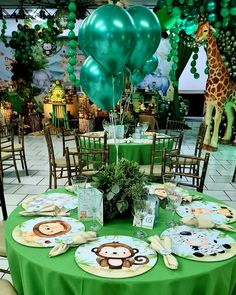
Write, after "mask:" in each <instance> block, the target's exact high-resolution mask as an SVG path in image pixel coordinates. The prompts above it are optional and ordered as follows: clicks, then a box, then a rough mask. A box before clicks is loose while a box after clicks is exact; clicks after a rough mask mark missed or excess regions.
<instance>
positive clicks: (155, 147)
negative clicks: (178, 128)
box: [140, 132, 183, 179]
mask: <svg viewBox="0 0 236 295" xmlns="http://www.w3.org/2000/svg"><path fill="white" fill-rule="evenodd" d="M182 141H183V132H181V133H180V134H179V135H175V136H161V137H160V136H158V135H157V134H156V133H154V134H153V141H152V152H151V163H150V165H140V170H141V171H143V172H144V173H145V175H147V176H149V177H154V178H157V179H162V176H163V174H164V171H166V170H167V169H168V168H167V167H166V168H165V167H164V165H165V163H164V161H163V152H164V150H166V151H168V153H170V154H174V155H176V154H179V153H180V149H181V145H182Z"/></svg>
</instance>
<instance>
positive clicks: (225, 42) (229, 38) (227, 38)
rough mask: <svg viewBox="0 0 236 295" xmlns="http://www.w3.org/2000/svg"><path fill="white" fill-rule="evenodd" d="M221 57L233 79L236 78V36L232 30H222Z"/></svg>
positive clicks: (220, 34) (219, 37) (219, 42)
mask: <svg viewBox="0 0 236 295" xmlns="http://www.w3.org/2000/svg"><path fill="white" fill-rule="evenodd" d="M218 48H219V50H220V52H221V53H222V54H221V58H222V60H223V62H224V64H225V66H226V68H227V70H228V73H229V75H230V76H231V78H232V79H236V36H235V34H233V33H232V31H230V30H227V31H221V32H220V33H219V36H218Z"/></svg>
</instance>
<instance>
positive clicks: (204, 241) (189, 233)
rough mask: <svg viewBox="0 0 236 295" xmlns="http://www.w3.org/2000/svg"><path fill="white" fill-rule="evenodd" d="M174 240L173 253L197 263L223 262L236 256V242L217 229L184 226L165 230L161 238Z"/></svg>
mask: <svg viewBox="0 0 236 295" xmlns="http://www.w3.org/2000/svg"><path fill="white" fill-rule="evenodd" d="M164 236H169V237H170V238H171V240H172V252H173V253H174V254H176V255H178V256H181V257H184V258H187V259H190V260H197V261H221V260H226V259H228V258H231V257H233V256H234V255H236V242H235V240H234V239H233V238H231V237H230V236H228V235H226V234H224V233H222V232H221V231H218V230H215V229H200V228H193V227H190V226H186V225H182V226H176V227H173V228H168V229H167V230H165V231H164V232H163V233H162V234H161V237H164Z"/></svg>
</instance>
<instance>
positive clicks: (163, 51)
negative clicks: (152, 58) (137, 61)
mask: <svg viewBox="0 0 236 295" xmlns="http://www.w3.org/2000/svg"><path fill="white" fill-rule="evenodd" d="M169 51H170V43H169V40H168V39H164V38H161V42H160V44H159V47H158V50H157V51H156V56H157V58H158V67H157V69H156V71H155V72H153V73H151V74H148V75H146V76H145V78H144V80H143V81H142V82H141V83H140V84H139V85H138V88H139V89H145V88H146V87H147V88H148V90H149V91H152V88H153V83H155V86H156V90H157V91H159V92H160V94H161V95H162V96H166V95H167V91H168V89H169V86H170V79H169V72H170V70H171V67H172V62H168V61H167V55H168V54H169Z"/></svg>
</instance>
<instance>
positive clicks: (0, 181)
mask: <svg viewBox="0 0 236 295" xmlns="http://www.w3.org/2000/svg"><path fill="white" fill-rule="evenodd" d="M0 206H1V209H2V216H3V220H6V219H7V206H6V202H5V197H4V190H3V179H2V176H0Z"/></svg>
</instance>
